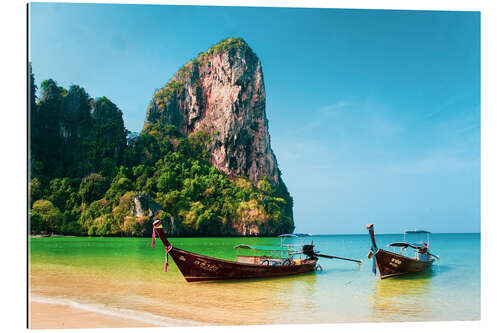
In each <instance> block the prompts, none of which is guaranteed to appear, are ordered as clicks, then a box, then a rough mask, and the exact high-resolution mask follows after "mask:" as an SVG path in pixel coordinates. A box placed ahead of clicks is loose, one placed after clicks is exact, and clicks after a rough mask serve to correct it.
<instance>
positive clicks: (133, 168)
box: [29, 73, 293, 236]
mask: <svg viewBox="0 0 500 333" xmlns="http://www.w3.org/2000/svg"><path fill="white" fill-rule="evenodd" d="M29 79H30V81H31V92H32V94H31V99H32V100H31V104H30V108H31V110H30V113H31V122H30V125H31V140H30V163H31V168H30V169H31V174H30V179H29V180H30V183H29V191H30V193H29V195H30V212H29V215H30V221H31V233H33V234H38V233H56V234H71V235H103V236H104V235H121V236H140V235H146V234H147V235H149V234H150V233H151V223H150V222H151V221H152V220H153V219H156V218H161V219H162V220H163V221H164V222H167V223H164V225H165V227H166V229H167V232H169V233H170V234H174V235H228V234H249V233H251V232H253V233H256V232H258V233H260V234H277V233H283V232H291V231H292V230H293V221H292V220H291V218H290V217H289V216H291V214H290V211H291V209H292V207H291V206H292V202H291V197H290V194H289V193H288V190H287V189H286V186H285V185H284V184H283V182H279V184H278V185H277V186H272V185H271V183H270V182H269V181H268V180H267V179H261V180H260V181H259V182H258V183H257V184H252V183H251V182H250V181H248V180H246V179H243V178H238V179H229V178H228V177H227V176H226V175H225V174H224V173H222V172H220V171H218V170H217V169H216V168H215V167H214V166H212V165H211V164H210V161H209V158H210V153H209V152H208V151H207V150H206V144H207V142H209V141H210V140H211V138H210V137H209V136H208V135H207V134H206V133H203V132H195V133H193V134H191V135H189V136H188V137H184V136H182V135H181V134H180V133H179V132H178V131H177V129H176V128H175V127H174V126H163V125H160V124H153V125H151V126H149V127H148V129H147V130H146V131H143V133H141V135H140V136H138V137H135V138H130V139H129V140H128V141H127V140H126V135H127V133H128V131H127V130H126V129H125V127H124V125H123V119H122V112H121V111H120V110H119V109H118V107H117V106H116V105H115V104H114V103H113V102H111V101H110V100H109V99H107V98H106V97H101V98H98V99H93V98H91V97H89V96H88V94H87V93H86V92H85V90H84V89H83V88H81V87H78V86H75V85H73V86H71V87H70V88H69V90H66V89H64V88H62V87H60V86H58V85H57V83H56V82H54V81H53V80H46V81H43V82H42V84H41V98H40V100H38V101H36V100H35V92H36V87H35V86H34V78H33V75H32V74H31V73H30V78H29ZM174 88H175V87H174ZM141 200H142V201H144V200H146V201H148V200H149V202H150V204H146V205H145V206H144V207H142V206H141V205H142V204H138V202H141ZM151 202H152V203H153V204H151ZM152 206H155V207H153V208H152ZM141 210H142V211H141Z"/></svg>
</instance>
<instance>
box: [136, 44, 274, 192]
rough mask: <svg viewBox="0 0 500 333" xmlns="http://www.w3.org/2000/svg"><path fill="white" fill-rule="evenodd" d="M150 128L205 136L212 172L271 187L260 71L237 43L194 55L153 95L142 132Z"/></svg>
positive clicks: (270, 155) (248, 52) (271, 156)
mask: <svg viewBox="0 0 500 333" xmlns="http://www.w3.org/2000/svg"><path fill="white" fill-rule="evenodd" d="M156 122H161V123H162V124H171V125H175V126H176V127H177V128H178V129H179V131H180V132H181V133H182V134H184V135H186V134H189V133H192V132H195V131H198V130H201V131H204V132H207V133H209V135H210V137H211V138H212V142H211V144H210V146H209V147H208V148H209V151H210V152H211V154H212V156H211V163H212V164H213V165H214V166H215V167H216V168H217V169H219V170H221V171H223V172H224V173H226V174H227V175H229V176H232V177H245V178H247V179H249V180H251V181H252V182H254V183H255V182H257V181H258V180H259V179H261V178H264V177H267V178H268V179H269V180H270V181H271V182H272V183H273V184H274V185H277V183H278V181H279V170H278V163H277V161H276V157H275V155H274V153H273V151H272V149H271V143H270V138H269V132H268V121H267V117H266V92H265V88H264V77H263V74H262V65H261V63H260V61H259V59H258V58H257V56H256V55H255V53H254V52H253V51H252V49H251V48H250V47H249V46H248V44H247V43H246V42H245V41H244V40H243V39H241V38H229V39H226V40H224V41H222V42H220V43H219V44H217V45H215V46H214V47H212V48H210V49H209V50H208V51H207V52H204V53H201V54H199V56H198V57H197V58H196V59H194V60H192V61H190V62H188V63H187V64H186V65H184V66H183V67H182V68H181V69H180V70H179V71H178V72H177V73H176V74H175V75H174V77H173V78H172V79H171V80H170V81H169V82H168V84H167V85H166V86H165V87H164V88H162V89H159V90H157V91H156V92H155V94H154V96H153V99H152V100H151V103H150V105H149V108H148V112H147V116H146V122H145V126H144V130H145V131H147V129H148V126H149V125H150V124H152V123H156Z"/></svg>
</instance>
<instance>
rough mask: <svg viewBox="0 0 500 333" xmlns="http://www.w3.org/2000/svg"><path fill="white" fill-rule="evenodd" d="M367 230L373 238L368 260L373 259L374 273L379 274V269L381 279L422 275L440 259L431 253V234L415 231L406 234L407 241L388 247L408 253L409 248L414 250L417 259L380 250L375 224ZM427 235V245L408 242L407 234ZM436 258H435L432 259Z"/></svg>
mask: <svg viewBox="0 0 500 333" xmlns="http://www.w3.org/2000/svg"><path fill="white" fill-rule="evenodd" d="M366 228H367V229H368V233H369V234H370V238H371V243H372V246H371V249H370V252H369V253H368V258H369V259H373V265H372V271H373V273H374V274H377V269H378V271H379V273H380V278H381V279H386V278H390V277H395V276H400V275H404V274H414V273H420V272H424V271H426V270H428V269H429V268H431V267H432V264H433V263H434V261H435V260H434V258H436V259H439V257H438V256H437V255H434V254H432V253H430V252H429V245H428V244H429V234H430V232H428V231H423V230H415V231H406V232H405V241H404V242H396V243H391V244H389V245H387V246H390V247H398V248H400V249H401V252H403V250H404V251H405V253H406V249H407V248H412V249H414V250H415V252H416V256H415V257H409V256H407V255H403V253H400V254H398V253H394V252H391V251H386V250H383V249H379V248H378V247H377V244H376V243H375V234H374V231H373V224H367V225H366ZM409 233H412V234H427V243H420V244H410V243H407V242H406V234H409ZM432 257H434V258H432Z"/></svg>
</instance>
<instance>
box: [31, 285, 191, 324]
mask: <svg viewBox="0 0 500 333" xmlns="http://www.w3.org/2000/svg"><path fill="white" fill-rule="evenodd" d="M197 324H198V325H199V324H200V323H194V322H190V321H183V320H178V319H173V318H166V317H161V316H156V315H152V314H149V313H144V312H141V311H133V310H127V309H115V308H109V307H106V306H104V305H102V304H82V303H76V302H74V301H71V300H65V299H58V298H46V297H41V296H38V295H33V294H30V302H29V328H31V329H64V328H65V329H70V328H120V327H161V326H193V325H197Z"/></svg>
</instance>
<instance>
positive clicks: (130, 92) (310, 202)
mask: <svg viewBox="0 0 500 333" xmlns="http://www.w3.org/2000/svg"><path fill="white" fill-rule="evenodd" d="M227 37H243V38H244V39H245V40H246V41H247V42H248V43H249V45H250V46H251V47H252V49H253V50H254V51H255V53H256V54H257V56H258V57H259V58H260V60H261V62H262V65H263V72H264V82H265V86H266V95H267V108H266V111H267V117H268V119H269V131H270V134H271V145H272V148H273V150H274V152H275V154H276V156H277V158H278V163H279V166H280V169H281V171H282V173H283V178H284V180H285V183H286V184H287V186H288V189H289V191H290V192H291V194H292V196H293V197H294V203H295V205H294V216H295V224H296V231H297V232H311V233H363V232H364V231H365V229H364V225H365V224H366V223H375V226H376V230H377V232H384V233H397V232H401V231H403V230H404V229H407V228H415V227H416V228H423V229H430V230H431V231H434V232H479V230H480V40H479V37H480V15H479V13H477V12H442V11H441V12H438V11H434V12H433V11H385V10H370V11H368V10H334V9H287V8H243V7H196V6H192V7H190V6H145V5H92V4H42V3H35V4H31V8H30V56H29V57H30V60H31V61H32V64H33V72H34V74H35V77H36V82H37V84H39V83H40V82H41V81H42V80H44V79H48V78H53V79H54V80H56V81H57V82H58V83H59V84H60V85H62V86H64V87H68V86H69V85H70V84H79V85H81V86H83V87H84V88H85V89H86V90H87V92H88V93H89V94H90V95H91V96H93V97H99V96H107V97H108V98H110V99H111V100H112V101H113V102H115V103H116V104H117V105H118V106H119V107H120V109H121V110H122V111H123V113H124V120H125V125H126V127H127V128H128V129H129V130H132V131H140V129H141V128H142V125H143V122H144V119H145V115H146V108H147V105H148V103H149V100H150V99H151V96H152V95H153V92H154V90H155V89H157V88H161V87H163V86H164V85H165V84H166V82H167V81H168V80H169V79H170V77H171V76H172V75H173V74H174V73H175V72H176V71H177V70H178V69H179V68H180V67H181V66H182V65H183V64H184V63H185V62H187V61H189V60H190V59H192V58H194V57H196V55H197V54H198V53H199V52H202V51H205V50H206V49H208V48H209V47H210V46H211V45H213V44H215V43H217V42H218V41H220V40H222V39H224V38H227Z"/></svg>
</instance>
